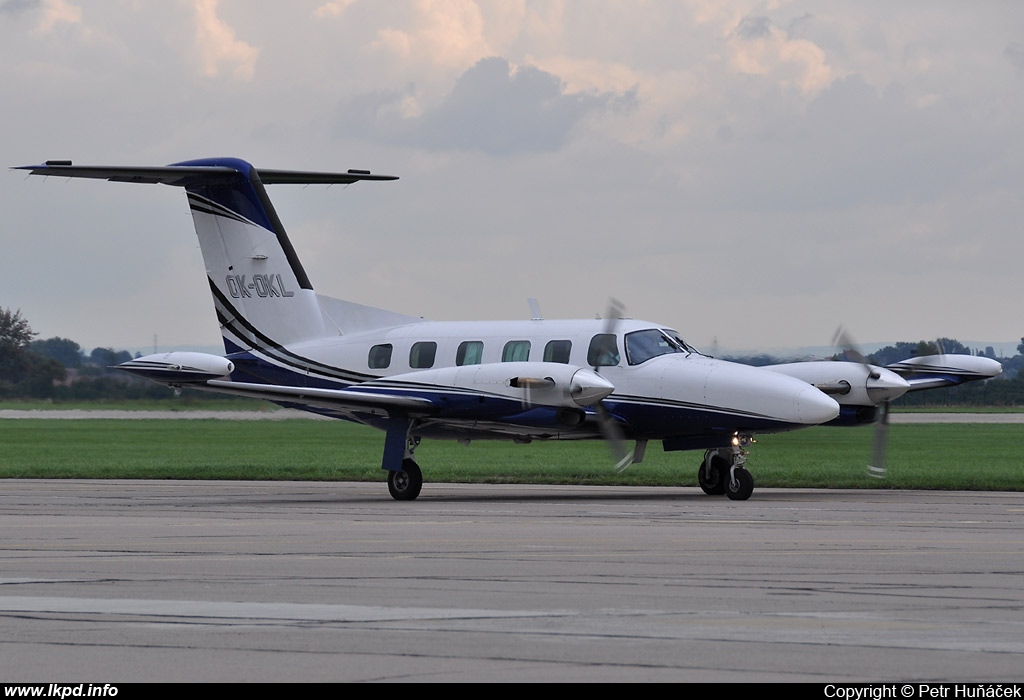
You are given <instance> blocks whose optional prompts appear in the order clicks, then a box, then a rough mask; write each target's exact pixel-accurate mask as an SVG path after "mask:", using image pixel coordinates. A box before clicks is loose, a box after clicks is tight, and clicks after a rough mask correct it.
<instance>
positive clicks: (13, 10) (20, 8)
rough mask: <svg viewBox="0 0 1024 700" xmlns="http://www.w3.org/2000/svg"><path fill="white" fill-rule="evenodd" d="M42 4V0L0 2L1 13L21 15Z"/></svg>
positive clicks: (6, 0) (8, 0)
mask: <svg viewBox="0 0 1024 700" xmlns="http://www.w3.org/2000/svg"><path fill="white" fill-rule="evenodd" d="M41 5H42V2H41V0H4V2H0V14H5V15H20V14H23V13H25V12H29V11H31V10H34V9H36V8H37V7H39V6H41Z"/></svg>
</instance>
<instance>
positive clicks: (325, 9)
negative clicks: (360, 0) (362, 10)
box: [313, 0, 356, 18]
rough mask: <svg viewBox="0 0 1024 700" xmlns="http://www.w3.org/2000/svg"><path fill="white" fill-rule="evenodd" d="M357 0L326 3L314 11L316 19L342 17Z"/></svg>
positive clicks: (336, 0)
mask: <svg viewBox="0 0 1024 700" xmlns="http://www.w3.org/2000/svg"><path fill="white" fill-rule="evenodd" d="M355 1H356V0H333V2H325V3H324V4H323V5H321V6H320V7H318V8H316V9H315V10H313V16H314V17H321V18H325V17H340V16H341V14H342V13H343V12H344V11H345V9H346V8H347V7H348V6H349V5H352V4H353V3H355Z"/></svg>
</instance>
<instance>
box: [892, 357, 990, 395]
mask: <svg viewBox="0 0 1024 700" xmlns="http://www.w3.org/2000/svg"><path fill="white" fill-rule="evenodd" d="M886 369H888V370H891V371H893V372H895V373H896V374H898V375H900V376H901V377H903V379H905V380H906V382H907V384H909V385H910V389H909V390H908V391H921V390H923V389H940V388H942V387H949V386H958V385H960V384H964V383H966V382H974V381H978V380H979V379H990V378H992V377H995V376H998V375H999V374H1001V373H1002V371H1003V366H1002V365H1000V364H999V363H998V362H996V361H995V360H993V359H990V358H988V357H977V356H975V355H924V356H922V357H912V358H910V359H909V360H903V361H902V362H896V363H894V364H891V365H887V366H886Z"/></svg>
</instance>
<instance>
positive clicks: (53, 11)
mask: <svg viewBox="0 0 1024 700" xmlns="http://www.w3.org/2000/svg"><path fill="white" fill-rule="evenodd" d="M39 6H40V3H34V2H24V1H23V2H7V3H4V6H3V9H4V11H5V12H6V11H8V9H10V10H11V11H12V12H14V13H20V12H24V11H26V10H30V9H35V8H37V7H39ZM41 6H42V9H43V16H42V19H40V20H39V24H38V25H36V28H35V32H36V33H37V34H49V33H50V32H51V31H53V30H54V29H55V28H56V27H57V26H58V25H61V24H73V25H74V24H80V23H81V21H82V10H81V8H79V7H76V6H74V5H71V4H69V3H67V2H65V0H43V2H42V3H41Z"/></svg>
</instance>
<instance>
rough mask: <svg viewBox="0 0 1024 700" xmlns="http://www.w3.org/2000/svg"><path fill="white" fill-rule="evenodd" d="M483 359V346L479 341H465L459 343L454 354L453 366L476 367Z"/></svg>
mask: <svg viewBox="0 0 1024 700" xmlns="http://www.w3.org/2000/svg"><path fill="white" fill-rule="evenodd" d="M483 359H484V344H483V343H482V342H481V341H479V340H467V341H466V342H464V343H459V349H458V350H456V352H455V364H456V365H458V366H459V367H461V366H463V365H478V364H480V363H481V362H483Z"/></svg>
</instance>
